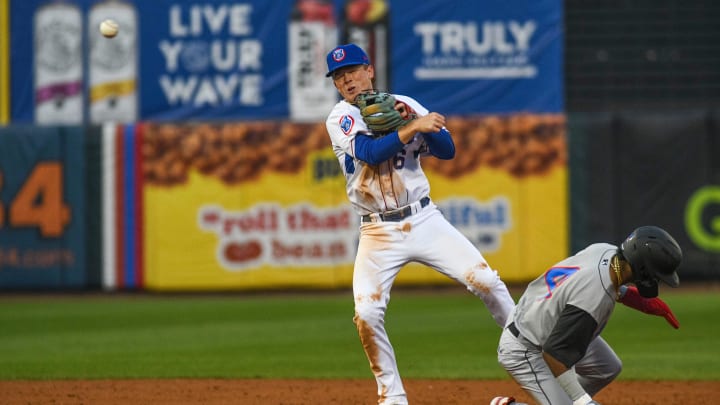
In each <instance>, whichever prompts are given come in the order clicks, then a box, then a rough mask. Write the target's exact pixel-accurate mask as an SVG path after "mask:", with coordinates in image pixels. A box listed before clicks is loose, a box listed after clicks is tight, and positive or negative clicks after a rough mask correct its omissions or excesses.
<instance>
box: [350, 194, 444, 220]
mask: <svg viewBox="0 0 720 405" xmlns="http://www.w3.org/2000/svg"><path fill="white" fill-rule="evenodd" d="M418 203H419V205H420V207H419V208H417V210H420V208H425V207H427V206H428V204H430V197H423V198H421V199H420V201H418V202H414V203H412V204H408V205H406V206H404V207H400V208H398V209H396V210H391V211H385V212H378V213H373V214H367V215H363V216H362V217H360V220H361V221H362V222H381V221H392V222H397V221H402V220H403V219H404V218H407V217H409V216H410V215H412V214H414V212H413V207H417V205H418ZM416 212H417V211H416Z"/></svg>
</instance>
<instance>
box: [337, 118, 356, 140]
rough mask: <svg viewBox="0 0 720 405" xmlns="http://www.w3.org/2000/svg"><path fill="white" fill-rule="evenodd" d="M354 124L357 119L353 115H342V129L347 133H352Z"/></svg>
mask: <svg viewBox="0 0 720 405" xmlns="http://www.w3.org/2000/svg"><path fill="white" fill-rule="evenodd" d="M354 125H355V119H353V117H351V116H349V115H343V116H342V117H340V129H342V131H343V132H344V133H345V135H347V134H349V133H350V131H351V130H352V128H353V126H354Z"/></svg>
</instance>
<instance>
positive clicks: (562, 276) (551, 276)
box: [545, 267, 580, 298]
mask: <svg viewBox="0 0 720 405" xmlns="http://www.w3.org/2000/svg"><path fill="white" fill-rule="evenodd" d="M578 270H580V268H579V267H553V268H551V269H550V270H548V271H547V272H546V273H545V284H547V286H548V293H547V295H546V296H545V298H550V297H552V293H553V290H554V289H555V288H556V287H558V286H559V285H560V284H562V283H563V282H564V281H565V280H567V278H568V277H570V276H572V275H573V274H575V272H576V271H578Z"/></svg>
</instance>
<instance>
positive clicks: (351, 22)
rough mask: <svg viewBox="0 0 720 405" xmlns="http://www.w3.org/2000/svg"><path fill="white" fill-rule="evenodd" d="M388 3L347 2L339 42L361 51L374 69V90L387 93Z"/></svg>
mask: <svg viewBox="0 0 720 405" xmlns="http://www.w3.org/2000/svg"><path fill="white" fill-rule="evenodd" d="M389 3H390V2H389V1H387V0H347V1H346V3H345V7H344V13H343V16H344V18H343V23H344V24H343V30H342V38H341V40H342V42H343V43H354V44H356V45H357V46H359V47H361V48H363V49H364V50H365V52H367V54H368V56H369V57H370V63H372V64H373V66H374V67H375V80H374V85H375V88H376V89H378V90H381V91H391V88H390V87H391V83H390V78H391V76H390V75H391V73H390V67H391V66H390V4H389Z"/></svg>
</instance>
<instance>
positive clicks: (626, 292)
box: [620, 286, 680, 329]
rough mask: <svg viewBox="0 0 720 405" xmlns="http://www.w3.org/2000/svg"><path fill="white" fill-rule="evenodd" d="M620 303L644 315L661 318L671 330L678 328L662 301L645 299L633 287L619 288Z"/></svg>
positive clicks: (678, 324) (677, 322)
mask: <svg viewBox="0 0 720 405" xmlns="http://www.w3.org/2000/svg"><path fill="white" fill-rule="evenodd" d="M620 302H622V303H623V304H625V305H627V306H629V307H631V308H635V309H637V310H638V311H641V312H644V313H646V314H650V315H658V316H662V317H664V318H665V320H666V321H667V322H668V323H669V324H670V325H671V326H672V327H673V328H675V329H678V328H680V322H679V321H678V320H677V318H675V314H673V312H672V310H670V307H669V306H668V305H667V304H666V303H665V302H664V301H663V300H661V299H660V298H658V297H655V298H645V297H643V296H641V295H640V293H639V292H638V289H637V287H635V286H621V298H620Z"/></svg>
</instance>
